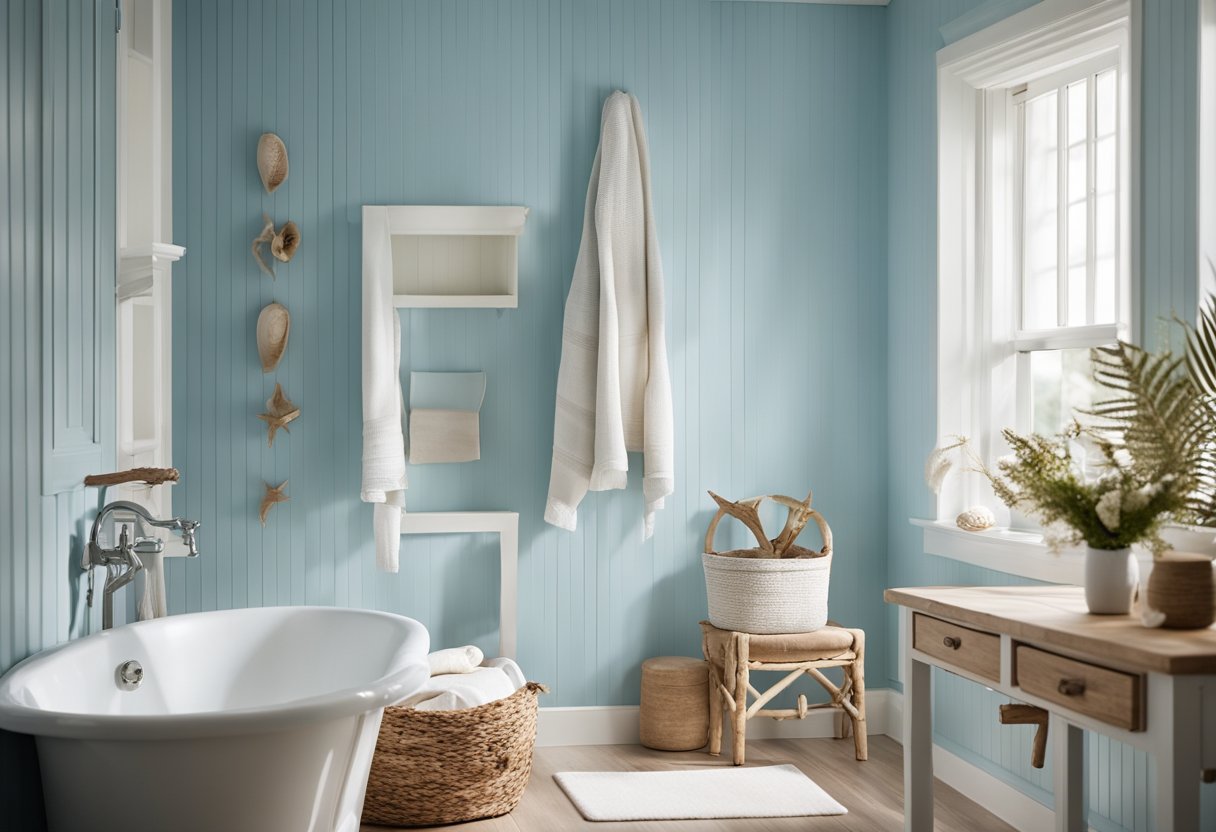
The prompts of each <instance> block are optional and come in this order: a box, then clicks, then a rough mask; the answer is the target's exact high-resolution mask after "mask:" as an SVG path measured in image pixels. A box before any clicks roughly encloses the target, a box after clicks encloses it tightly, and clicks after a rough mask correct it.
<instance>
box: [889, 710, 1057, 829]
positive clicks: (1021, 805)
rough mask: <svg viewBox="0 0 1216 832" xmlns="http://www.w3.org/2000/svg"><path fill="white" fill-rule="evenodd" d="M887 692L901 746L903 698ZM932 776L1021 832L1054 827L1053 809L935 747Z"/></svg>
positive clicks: (893, 733) (892, 733)
mask: <svg viewBox="0 0 1216 832" xmlns="http://www.w3.org/2000/svg"><path fill="white" fill-rule="evenodd" d="M887 693H888V696H887V728H888V731H887V735H888V736H890V737H891V738H892V739H894V740H895V741H896V742H898V743H901V744H902V743H903V724H904V720H903V716H904V697H903V694H902V693H899V692H897V691H888V692H887ZM933 776H934V777H936V778H937V779H938V780H941V781H942V782H943V783H945V784H946V785H947V786H949V787H951V788H952V789H954V790H955V791H957V792H959V793H960V794H962V795H963V796H964V797H966V798H969V799H971V800H973V801H975V802H976V803H978V804H980V805H981V806H983V807H984V808H985V809H987V810H988V811H989V812H992V814H994V815H996V816H997V817H998V818H1000V819H1001V820H1003V821H1005V823H1007V824H1009V825H1010V826H1012V827H1013V828H1014V829H1018V830H1021V832H1040V830H1043V829H1052V828H1054V827H1055V817H1056V814H1055V812H1054V811H1053V810H1052V809H1049V808H1048V807H1046V806H1044V805H1043V804H1042V803H1040V802H1039V801H1037V800H1035V799H1034V798H1033V797H1030V796H1029V795H1026V794H1023V793H1022V792H1020V791H1018V790H1017V789H1016V788H1014V787H1013V786H1011V785H1009V784H1008V783H1006V782H1005V781H1004V780H1001V779H1000V778H998V777H993V776H992V775H991V774H989V773H988V772H986V771H984V770H983V769H982V768H980V767H979V766H977V765H975V764H973V763H969V762H967V761H966V760H964V759H963V758H962V757H960V756H958V755H957V754H954V753H953V752H951V751H947V750H946V749H944V748H942V747H941V746H940V745H934V746H933Z"/></svg>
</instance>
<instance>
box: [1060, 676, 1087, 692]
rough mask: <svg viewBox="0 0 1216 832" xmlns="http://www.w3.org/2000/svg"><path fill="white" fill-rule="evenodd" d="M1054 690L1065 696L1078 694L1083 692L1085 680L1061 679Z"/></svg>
mask: <svg viewBox="0 0 1216 832" xmlns="http://www.w3.org/2000/svg"><path fill="white" fill-rule="evenodd" d="M1056 690H1058V691H1059V692H1060V693H1062V694H1064V695H1065V696H1080V695H1081V694H1083V693H1085V682H1083V681H1081V680H1080V679H1061V680H1060V684H1059V685H1058V686H1057V687H1056Z"/></svg>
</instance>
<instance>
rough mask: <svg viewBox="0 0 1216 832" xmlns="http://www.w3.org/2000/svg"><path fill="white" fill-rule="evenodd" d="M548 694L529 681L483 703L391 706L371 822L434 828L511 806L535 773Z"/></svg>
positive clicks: (369, 805) (372, 781)
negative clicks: (539, 712) (539, 720)
mask: <svg viewBox="0 0 1216 832" xmlns="http://www.w3.org/2000/svg"><path fill="white" fill-rule="evenodd" d="M547 692H548V689H547V688H546V687H545V686H544V685H541V684H538V683H536V682H529V683H528V684H527V685H525V686H524V687H522V688H520V689H519V690H517V691H515V693H513V694H511V695H510V696H508V697H507V698H505V699H499V700H497V701H495V702H490V703H488V704H485V705H481V706H480V707H477V708H466V709H463V710H458V711H419V710H415V709H413V708H385V709H384V720H383V722H382V723H381V724H380V737H379V739H377V741H376V756H375V758H374V759H373V760H372V770H371V775H370V776H369V777H368V780H367V798H366V800H365V801H364V804H363V821H364V822H365V823H378V824H383V825H386V826H431V825H437V824H443V823H459V822H461V821H467V820H477V819H479V818H492V817H497V816H498V815H505V814H506V813H507V812H510V811H511V810H512V809H514V808H515V807H516V805H517V804H518V803H519V799H520V798H521V797H522V796H523V793H524V787H525V786H527V785H528V778H529V776H531V774H532V747H533V746H534V745H535V743H536V708H537V702H536V700H537V698H538V697H539V695H540V694H541V693H547Z"/></svg>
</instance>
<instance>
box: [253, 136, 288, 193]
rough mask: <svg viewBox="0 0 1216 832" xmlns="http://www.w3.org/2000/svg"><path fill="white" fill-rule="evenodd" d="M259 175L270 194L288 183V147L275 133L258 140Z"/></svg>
mask: <svg viewBox="0 0 1216 832" xmlns="http://www.w3.org/2000/svg"><path fill="white" fill-rule="evenodd" d="M258 174H259V175H260V176H261V177H262V187H264V188H265V189H266V193H268V194H272V193H274V191H275V189H276V188H278V187H279V186H280V185H282V184H283V183H284V182H286V181H287V145H285V144H283V140H282V139H280V138H279V137H278V136H277V135H275V134H274V133H263V134H262V136H261V138H259V139H258Z"/></svg>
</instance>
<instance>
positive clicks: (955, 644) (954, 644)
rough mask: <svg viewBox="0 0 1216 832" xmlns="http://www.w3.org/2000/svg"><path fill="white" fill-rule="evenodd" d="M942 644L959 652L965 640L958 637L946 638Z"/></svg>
mask: <svg viewBox="0 0 1216 832" xmlns="http://www.w3.org/2000/svg"><path fill="white" fill-rule="evenodd" d="M942 644H944V645H946V646H947V647H949V648H950V649H951V650H957V649H958V648H960V647H962V646H963V640H962V639H961V638H959V637H958V636H946V637H945V638H944V639H942Z"/></svg>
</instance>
